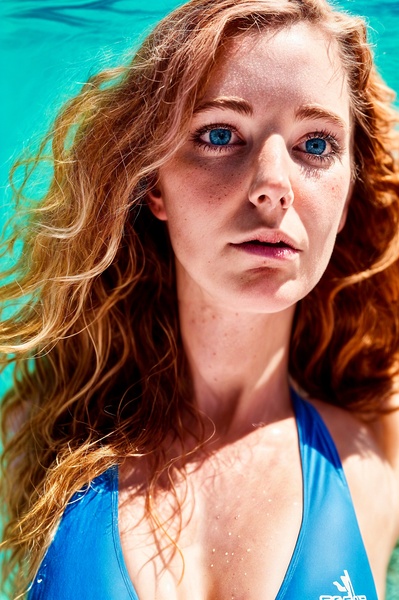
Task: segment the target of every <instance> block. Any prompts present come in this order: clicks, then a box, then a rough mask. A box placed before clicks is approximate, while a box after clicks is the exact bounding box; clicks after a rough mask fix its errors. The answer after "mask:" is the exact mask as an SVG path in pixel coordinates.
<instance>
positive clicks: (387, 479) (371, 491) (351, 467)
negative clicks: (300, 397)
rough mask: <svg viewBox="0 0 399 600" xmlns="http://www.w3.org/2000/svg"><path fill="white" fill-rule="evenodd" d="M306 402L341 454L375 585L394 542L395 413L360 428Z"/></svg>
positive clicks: (398, 449)
mask: <svg viewBox="0 0 399 600" xmlns="http://www.w3.org/2000/svg"><path fill="white" fill-rule="evenodd" d="M311 403H312V404H313V406H314V407H315V408H316V409H317V410H318V412H319V414H320V415H321V417H322V418H323V420H324V422H325V424H326V426H327V428H328V429H329V431H330V434H331V436H332V438H333V440H334V442H335V445H336V447H337V450H338V453H339V455H340V458H341V461H342V464H343V468H344V472H345V476H346V479H347V481H348V485H349V489H350V492H351V495H352V500H353V504H354V507H355V511H356V515H357V518H358V522H359V526H360V530H361V532H362V536H363V540H364V543H365V546H366V550H367V554H368V556H369V560H370V563H371V565H372V569H373V572H374V576H375V578H376V581H378V580H380V581H381V580H384V578H385V571H386V568H387V564H388V561H389V557H390V554H391V552H392V549H393V547H394V545H395V543H396V541H397V539H398V537H399V456H398V454H399V411H392V412H391V413H390V414H389V415H384V416H382V417H380V418H379V419H378V420H376V421H373V422H370V423H365V422H364V421H363V420H362V419H360V417H358V416H357V415H356V414H354V413H352V412H349V411H347V410H344V409H342V408H339V407H336V406H332V405H329V404H326V403H325V402H320V401H317V400H311ZM381 585H383V583H382V582H381Z"/></svg>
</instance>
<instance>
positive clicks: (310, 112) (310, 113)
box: [295, 104, 348, 130]
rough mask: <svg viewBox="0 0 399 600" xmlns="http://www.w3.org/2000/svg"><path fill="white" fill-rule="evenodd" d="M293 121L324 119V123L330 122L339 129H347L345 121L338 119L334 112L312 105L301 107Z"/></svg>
mask: <svg viewBox="0 0 399 600" xmlns="http://www.w3.org/2000/svg"><path fill="white" fill-rule="evenodd" d="M295 119H296V120H298V121H300V120H303V119H324V120H326V121H330V122H331V123H333V124H334V125H337V126H338V127H340V128H341V129H344V130H347V129H348V127H347V125H346V124H345V121H344V120H343V119H341V117H339V116H338V115H337V114H336V113H335V112H333V111H330V110H327V109H326V108H323V107H322V106H317V105H314V104H307V105H305V106H301V107H300V108H299V109H298V110H297V111H296V112H295Z"/></svg>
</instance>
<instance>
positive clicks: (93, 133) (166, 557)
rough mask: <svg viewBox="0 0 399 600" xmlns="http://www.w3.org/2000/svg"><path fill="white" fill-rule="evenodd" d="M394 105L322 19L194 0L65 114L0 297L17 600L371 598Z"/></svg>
mask: <svg viewBox="0 0 399 600" xmlns="http://www.w3.org/2000/svg"><path fill="white" fill-rule="evenodd" d="M391 100H392V94H391V92H390V90H388V89H387V88H386V86H385V85H384V84H383V82H382V81H381V80H380V79H379V77H378V75H377V74H376V72H375V69H374V66H373V64H372V59H371V55H370V50H369V47H368V45H367V42H366V33H365V27H364V24H363V22H362V21H361V20H359V19H356V18H353V17H349V16H347V15H345V14H342V13H338V12H336V11H333V10H332V8H331V7H330V6H329V5H327V4H326V3H325V2H324V1H323V0H302V1H301V0H283V1H281V0H279V1H278V2H277V1H275V0H253V1H252V0H239V1H237V0H192V1H191V2H189V3H188V4H186V5H184V6H182V7H181V8H179V9H177V10H176V11H175V12H174V13H172V14H171V15H169V16H168V17H167V18H166V19H165V20H164V21H163V22H161V23H160V24H159V25H158V27H157V28H156V29H155V30H154V32H153V33H152V34H151V35H150V36H149V38H148V39H147V41H146V42H145V43H144V45H143V46H142V48H141V49H140V50H139V51H138V53H137V55H136V57H135V58H134V60H133V62H132V63H131V65H129V66H128V67H127V68H125V69H119V70H116V71H111V72H107V73H103V74H101V75H99V76H97V77H94V78H93V79H92V80H91V81H90V82H89V83H88V84H87V85H86V86H85V87H84V88H83V90H82V92H81V94H80V95H79V96H78V97H77V98H76V99H74V100H72V101H71V102H70V104H69V105H68V106H67V107H66V108H65V110H64V111H63V113H62V114H61V115H60V117H59V119H58V121H57V122H56V124H55V126H54V132H53V136H52V139H53V142H52V143H53V146H52V152H53V167H54V176H53V179H52V182H51V185H50V188H49V190H48V192H47V193H46V195H45V197H44V198H43V200H42V201H41V202H40V203H39V204H34V203H33V206H32V208H31V211H30V213H29V215H30V216H29V222H28V226H25V227H26V229H25V232H26V233H25V234H24V248H23V250H22V252H21V257H20V259H19V261H18V262H17V264H16V266H15V267H14V268H13V269H12V271H11V273H12V275H13V278H14V280H13V282H12V283H7V285H5V287H4V288H3V297H4V300H5V301H6V302H7V306H8V305H9V303H10V301H11V300H15V299H21V298H23V297H24V296H28V299H29V301H28V302H26V303H25V305H24V306H23V307H22V308H16V309H15V310H14V313H13V314H12V316H11V317H9V318H8V320H7V319H5V321H4V324H3V334H2V350H3V352H4V353H8V354H11V355H12V358H10V360H12V361H14V362H15V369H16V371H15V373H16V375H15V386H14V389H13V390H12V391H10V392H9V394H8V396H7V398H6V400H5V408H4V413H3V414H4V421H3V422H4V428H3V429H4V436H5V453H4V459H3V463H4V465H5V477H6V483H7V489H6V491H5V494H6V498H7V504H8V512H9V517H8V525H7V527H6V531H5V540H6V541H5V548H8V549H9V551H10V553H11V554H10V557H11V558H10V561H9V562H8V565H7V569H8V572H9V578H10V580H11V581H12V576H11V575H12V573H14V574H15V569H18V576H17V577H16V576H15V575H14V580H13V589H14V593H17V592H19V593H21V594H22V595H23V593H24V592H25V591H26V590H27V588H28V587H29V582H31V586H30V592H29V598H31V599H32V600H33V599H37V598H46V600H49V599H55V598H57V600H60V599H64V598H65V599H69V598H77V597H85V598H93V599H94V598H96V599H98V598H104V599H107V600H108V599H109V600H111V599H114V598H115V599H118V600H124V599H125V598H126V599H128V598H140V600H150V599H153V598H157V599H159V600H160V599H164V598H168V600H171V599H172V600H174V599H176V600H177V599H182V598H184V599H188V598H189V599H190V600H197V599H198V600H210V599H212V600H216V599H222V600H225V599H229V598H232V599H233V598H234V599H242V600H244V599H245V600H252V599H259V598H262V600H269V599H274V598H278V599H279V600H281V599H282V598H289V599H293V598H295V599H296V600H302V599H304V600H305V599H306V600H309V599H310V598H316V599H324V600H327V599H329V598H335V599H339V598H352V599H355V598H359V599H360V598H361V599H367V600H375V599H377V598H380V599H382V598H383V597H384V585H385V584H384V582H385V576H386V569H387V564H388V561H389V557H390V554H391V552H392V549H393V547H394V545H395V542H396V540H397V538H398V535H399V516H398V515H399V511H398V508H399V496H398V493H399V452H398V451H399V448H398V441H397V439H398V436H397V432H398V428H399V417H398V412H397V411H396V409H397V406H398V395H397V389H396V377H397V358H398V341H399V339H398V330H399V319H398V314H397V313H398V311H397V300H398V295H399V285H398V281H399V278H398V275H399V268H398V241H399V234H398V220H399V202H398V191H399V177H398V165H397V161H396V158H395V151H396V150H397V145H398V144H397V142H398V135H397V133H396V132H395V129H394V126H395V123H396V121H397V115H396V113H395V112H394V111H393V110H392V109H391V108H390V102H391ZM47 141H48V140H47ZM45 144H46V142H45V143H44V145H43V148H45ZM29 174H30V173H29V168H28V172H27V175H26V178H25V181H24V184H23V185H22V186H21V189H20V190H19V195H20V196H22V194H23V193H24V189H25V188H26V186H27V185H28V179H29ZM19 237H20V230H19V231H17V232H16V234H15V236H14V238H13V239H12V240H11V242H10V243H9V247H10V246H12V244H13V243H14V241H15V240H16V239H17V238H19ZM11 273H7V274H6V275H7V276H9V275H10V274H11ZM32 358H33V359H34V362H32V360H31V359H32ZM294 390H295V391H294ZM304 396H306V398H307V400H306V401H305V400H304V399H303V397H304ZM341 461H342V463H343V469H342V465H341ZM21 574H22V576H21Z"/></svg>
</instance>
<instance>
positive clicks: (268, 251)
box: [233, 242, 299, 260]
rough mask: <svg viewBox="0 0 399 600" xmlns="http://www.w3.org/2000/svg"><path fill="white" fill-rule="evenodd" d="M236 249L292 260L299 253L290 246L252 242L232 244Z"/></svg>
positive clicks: (263, 256)
mask: <svg viewBox="0 0 399 600" xmlns="http://www.w3.org/2000/svg"><path fill="white" fill-rule="evenodd" d="M233 245H234V247H235V248H237V250H241V251H242V252H246V253H247V254H254V255H256V256H261V257H262V258H272V259H275V260H292V259H294V258H296V257H297V256H298V254H299V250H296V249H295V248H291V247H290V246H268V245H266V244H254V243H252V242H244V243H243V244H233Z"/></svg>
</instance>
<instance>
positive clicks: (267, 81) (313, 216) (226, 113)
mask: <svg viewBox="0 0 399 600" xmlns="http://www.w3.org/2000/svg"><path fill="white" fill-rule="evenodd" d="M350 188H351V118H350V102H349V95H348V90H347V83H346V78H345V74H344V72H343V69H342V66H341V64H340V60H339V58H338V52H337V48H336V47H335V44H334V43H333V42H331V40H329V39H328V38H327V37H326V36H325V34H324V33H323V32H322V31H321V30H320V29H318V28H316V27H312V26H309V25H307V24H298V25H295V26H293V27H291V28H289V29H283V30H281V31H278V32H277V33H273V34H271V33H267V32H266V33H263V32H261V33H257V34H252V35H248V36H246V37H244V38H243V39H241V40H235V41H234V42H232V43H231V44H230V46H229V47H228V49H227V50H226V51H224V54H223V55H222V57H221V59H220V60H219V63H218V65H217V67H216V69H215V70H214V72H213V74H212V77H211V79H210V82H209V85H208V88H207V90H206V93H205V95H204V97H203V98H202V99H201V102H200V104H199V105H198V107H197V110H196V112H195V114H194V117H193V119H192V123H191V129H190V135H189V137H188V138H187V139H186V141H185V143H184V145H183V146H182V147H181V149H180V150H179V151H178V152H177V154H176V155H175V156H174V157H173V158H172V159H171V160H170V161H169V162H168V163H167V164H166V165H165V166H163V167H162V168H161V169H160V172H159V184H158V186H157V188H155V189H154V190H153V191H152V192H151V194H150V207H151V209H152V211H153V213H154V214H155V215H156V216H157V217H158V218H160V219H163V220H165V221H167V225H168V230H169V234H170V239H171V242H172V246H173V249H174V252H175V255H176V268H177V281H178V290H179V295H180V298H184V297H187V298H191V299H192V300H194V298H195V295H196V294H197V295H199V296H200V297H202V299H203V300H204V301H207V302H213V303H215V302H216V303H217V304H219V305H221V306H223V307H226V308H227V307H229V308H233V309H235V310H245V311H251V312H276V311H280V310H283V309H285V308H288V307H289V306H292V305H294V304H295V303H296V302H297V301H298V300H300V299H301V298H303V297H304V296H305V295H306V294H307V293H308V292H309V291H310V290H311V289H312V288H313V287H314V286H315V285H316V283H317V282H318V281H319V279H320V277H321V276H322V274H323V272H324V270H325V268H326V266H327V263H328V261H329V259H330V256H331V253H332V250H333V247H334V243H335V238H336V235H337V232H338V231H339V230H340V229H341V228H342V227H343V225H344V221H345V214H346V207H347V203H348V198H349V194H350Z"/></svg>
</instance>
